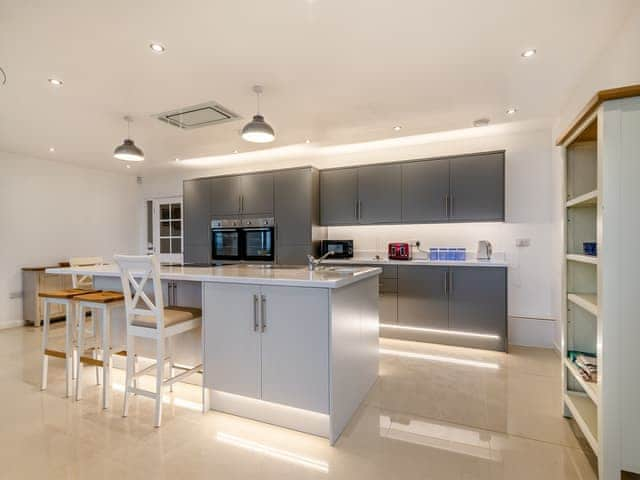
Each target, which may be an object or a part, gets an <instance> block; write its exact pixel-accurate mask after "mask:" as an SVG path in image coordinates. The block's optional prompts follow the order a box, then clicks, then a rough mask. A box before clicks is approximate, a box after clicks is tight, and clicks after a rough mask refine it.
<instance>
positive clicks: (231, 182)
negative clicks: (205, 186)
mask: <svg viewBox="0 0 640 480" xmlns="http://www.w3.org/2000/svg"><path fill="white" fill-rule="evenodd" d="M240 180H241V177H240V176H232V177H216V178H211V179H210V181H211V216H212V217H216V216H228V215H239V214H240V208H241V206H242V198H241V197H242V195H241V193H242V191H241V184H240Z"/></svg>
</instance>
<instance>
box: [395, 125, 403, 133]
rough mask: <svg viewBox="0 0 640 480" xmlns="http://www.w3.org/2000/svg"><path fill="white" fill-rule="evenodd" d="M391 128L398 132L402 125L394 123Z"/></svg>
mask: <svg viewBox="0 0 640 480" xmlns="http://www.w3.org/2000/svg"><path fill="white" fill-rule="evenodd" d="M393 129H394V130H395V131H396V132H399V131H400V130H402V127H401V126H400V125H396V126H395V127H393Z"/></svg>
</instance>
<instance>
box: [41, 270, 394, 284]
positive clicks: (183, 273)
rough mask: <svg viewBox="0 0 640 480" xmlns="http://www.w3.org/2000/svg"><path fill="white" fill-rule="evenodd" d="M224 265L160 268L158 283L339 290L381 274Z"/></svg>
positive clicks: (110, 272)
mask: <svg viewBox="0 0 640 480" xmlns="http://www.w3.org/2000/svg"><path fill="white" fill-rule="evenodd" d="M266 267H267V266H262V265H257V266H253V265H224V266H216V267H188V266H162V267H160V278H161V279H162V280H185V281H193V282H217V283H240V284H250V285H281V286H291V287H316V288H340V287H344V286H346V285H350V284H352V283H355V282H359V281H361V280H364V279H366V278H370V277H374V276H377V275H379V274H381V273H382V270H381V269H380V268H375V267H351V268H350V267H336V268H337V270H334V269H331V268H330V267H329V268H327V267H326V266H323V267H321V269H320V270H316V271H309V270H308V269H307V267H302V266H297V267H293V266H286V267H284V268H283V267H282V266H274V267H272V268H266ZM46 272H47V273H56V274H62V275H65V274H66V275H71V274H72V273H77V274H84V275H93V276H97V277H119V276H120V273H119V271H118V267H117V266H116V265H113V264H111V265H101V266H93V267H64V268H57V267H56V268H48V269H47V270H46Z"/></svg>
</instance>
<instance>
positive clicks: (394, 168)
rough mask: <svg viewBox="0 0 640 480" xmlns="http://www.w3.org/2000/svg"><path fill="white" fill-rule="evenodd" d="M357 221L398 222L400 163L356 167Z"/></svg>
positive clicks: (400, 200) (400, 198) (400, 208)
mask: <svg viewBox="0 0 640 480" xmlns="http://www.w3.org/2000/svg"><path fill="white" fill-rule="evenodd" d="M358 202H359V203H358V223H360V224H363V225H370V224H375V223H400V221H401V220H402V168H401V166H400V165H399V164H392V165H372V166H370V167H361V168H358Z"/></svg>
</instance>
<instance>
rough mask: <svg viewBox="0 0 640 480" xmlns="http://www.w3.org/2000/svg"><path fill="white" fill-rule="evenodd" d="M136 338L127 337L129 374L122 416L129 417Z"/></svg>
mask: <svg viewBox="0 0 640 480" xmlns="http://www.w3.org/2000/svg"><path fill="white" fill-rule="evenodd" d="M135 348H136V346H135V337H134V336H133V335H127V374H126V375H125V380H124V402H123V403H122V416H123V417H126V416H127V415H129V391H130V390H131V382H132V380H133V378H134V373H135V372H134V362H135V358H134V357H135V353H134V352H135Z"/></svg>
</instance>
